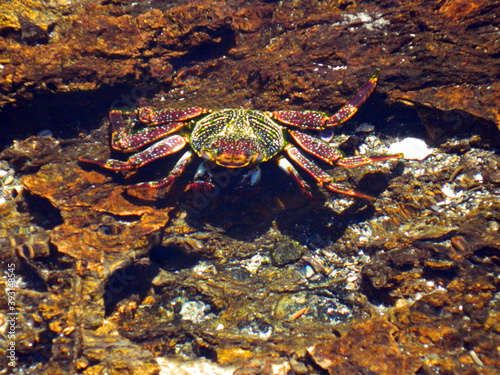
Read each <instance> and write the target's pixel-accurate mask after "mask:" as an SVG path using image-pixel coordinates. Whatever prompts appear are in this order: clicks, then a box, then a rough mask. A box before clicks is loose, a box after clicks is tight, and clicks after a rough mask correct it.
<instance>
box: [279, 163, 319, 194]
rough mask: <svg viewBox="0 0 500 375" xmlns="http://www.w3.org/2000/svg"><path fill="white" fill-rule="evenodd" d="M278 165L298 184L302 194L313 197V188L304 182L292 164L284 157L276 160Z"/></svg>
mask: <svg viewBox="0 0 500 375" xmlns="http://www.w3.org/2000/svg"><path fill="white" fill-rule="evenodd" d="M276 163H277V164H278V166H279V167H280V168H281V169H282V170H284V171H285V173H286V174H288V175H289V176H290V177H291V178H292V179H293V180H294V181H295V182H296V183H297V185H299V187H300V190H301V191H302V193H304V194H307V195H309V196H312V194H311V188H310V187H309V185H308V183H307V182H305V181H304V179H303V178H302V177H301V176H300V174H299V172H297V170H296V169H295V168H294V167H293V165H292V164H290V162H289V161H288V160H286V159H285V158H284V157H283V156H279V157H278V158H276Z"/></svg>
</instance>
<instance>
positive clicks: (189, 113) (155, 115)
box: [109, 107, 207, 152]
mask: <svg viewBox="0 0 500 375" xmlns="http://www.w3.org/2000/svg"><path fill="white" fill-rule="evenodd" d="M206 112H207V110H205V109H203V108H187V109H169V110H163V111H158V112H155V111H153V109H152V108H151V107H140V108H139V109H138V110H137V117H138V119H139V121H141V122H143V123H147V124H148V125H150V126H151V127H148V128H146V129H143V130H141V131H139V132H137V133H136V134H132V135H130V134H128V130H127V129H126V127H125V124H124V120H123V116H122V112H121V111H117V110H114V111H111V112H110V113H109V121H110V123H111V127H112V133H111V147H112V148H113V149H115V150H118V151H124V152H127V151H133V150H137V149H138V148H140V147H142V146H144V145H146V144H148V143H151V142H154V141H156V140H158V139H160V138H163V137H165V136H166V135H168V134H171V133H174V132H176V131H177V130H179V129H181V128H182V127H183V126H185V123H184V122H183V121H186V120H189V119H191V118H194V117H197V116H199V115H201V114H203V113H206ZM160 124H165V125H161V126H159V125H160Z"/></svg>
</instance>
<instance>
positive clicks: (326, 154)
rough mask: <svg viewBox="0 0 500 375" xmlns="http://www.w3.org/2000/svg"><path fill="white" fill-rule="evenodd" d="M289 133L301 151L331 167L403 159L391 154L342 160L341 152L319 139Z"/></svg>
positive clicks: (298, 133)
mask: <svg viewBox="0 0 500 375" xmlns="http://www.w3.org/2000/svg"><path fill="white" fill-rule="evenodd" d="M289 133H290V135H291V136H292V138H293V139H294V140H295V141H296V142H297V143H298V145H299V146H300V147H302V149H304V150H305V151H307V152H309V153H310V154H312V155H314V156H316V157H318V158H320V159H321V160H323V161H326V162H327V163H328V164H331V165H340V166H342V167H347V168H352V167H359V166H361V165H366V164H371V163H375V162H378V161H384V160H396V159H401V158H402V157H403V154H392V155H367V156H352V157H348V158H344V157H343V154H342V152H341V151H339V150H337V149H335V148H333V147H332V146H330V145H329V144H328V143H327V142H325V141H323V140H321V139H318V138H315V137H313V136H310V135H309V134H305V133H302V132H300V131H297V130H290V131H289Z"/></svg>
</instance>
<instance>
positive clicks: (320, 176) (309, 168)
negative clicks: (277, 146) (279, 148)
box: [285, 144, 375, 200]
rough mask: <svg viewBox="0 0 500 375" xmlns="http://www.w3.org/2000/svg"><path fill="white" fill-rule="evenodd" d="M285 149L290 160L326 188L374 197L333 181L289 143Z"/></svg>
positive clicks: (351, 194)
mask: <svg viewBox="0 0 500 375" xmlns="http://www.w3.org/2000/svg"><path fill="white" fill-rule="evenodd" d="M285 150H286V152H287V154H288V156H290V158H291V159H292V160H294V161H295V162H296V163H297V164H298V165H300V166H301V167H302V168H304V170H305V171H306V172H307V173H309V174H310V175H311V176H312V177H313V178H314V179H315V180H316V181H317V182H318V183H319V184H320V185H322V186H324V187H325V188H327V189H328V190H331V191H334V192H336V193H341V194H345V195H350V196H353V197H358V198H365V199H370V200H373V199H375V198H374V197H371V196H369V195H365V194H362V193H358V192H356V191H354V190H351V189H349V188H348V187H347V186H344V185H341V184H337V183H335V182H333V181H332V177H331V176H330V175H329V174H328V173H326V172H325V171H324V170H322V169H321V168H320V167H319V166H318V165H317V164H316V163H314V162H313V161H311V160H309V159H308V158H306V157H305V156H304V155H303V154H302V153H301V152H300V151H299V150H298V149H297V148H296V147H294V146H292V145H291V144H288V145H287V146H286V147H285Z"/></svg>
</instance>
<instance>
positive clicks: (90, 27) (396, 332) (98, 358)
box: [0, 0, 500, 375]
mask: <svg viewBox="0 0 500 375" xmlns="http://www.w3.org/2000/svg"><path fill="white" fill-rule="evenodd" d="M495 6H497V5H496V2H494V1H486V0H485V1H475V2H465V1H443V2H426V3H424V4H423V3H422V2H407V3H405V4H399V3H398V2H391V1H379V2H355V1H338V2H319V3H318V2H314V1H306V0H305V1H298V2H297V1H294V2H291V1H290V2H288V1H283V2H279V3H275V2H261V3H260V2H255V3H254V4H253V5H251V6H250V5H248V3H247V2H238V1H217V2H208V1H207V2H193V3H189V2H188V3H185V2H182V4H181V3H180V2H179V4H177V3H175V2H169V3H168V5H167V4H166V3H163V2H160V1H151V2H140V3H132V2H128V1H120V0H119V1H101V2H96V1H78V2H76V1H75V2H58V1H53V2H44V3H40V2H31V1H12V2H9V3H7V4H3V5H1V6H0V106H1V107H2V113H0V128H1V129H2V134H5V138H4V137H2V142H3V143H2V145H3V151H1V153H0V180H1V192H0V214H1V218H2V220H1V222H0V248H1V252H0V257H1V259H0V260H1V262H2V263H1V264H2V269H3V270H5V273H4V278H2V280H1V283H2V286H3V288H2V292H1V293H2V299H1V300H0V310H1V312H2V314H1V320H0V323H1V324H0V354H1V357H0V363H1V366H0V368H2V369H3V370H0V371H2V373H10V372H15V373H23V374H32V373H37V374H38V373H40V374H59V373H60V374H66V373H68V371H69V372H73V373H84V374H93V373H103V372H107V373H116V374H118V373H123V372H127V373H134V374H135V373H137V374H157V373H159V372H160V371H164V373H168V371H169V372H170V373H172V372H175V373H182V371H187V370H186V369H187V368H191V367H190V366H196V368H197V371H199V372H200V373H203V372H205V373H221V374H222V373H235V374H240V375H241V374H269V373H273V374H327V373H329V374H358V373H359V374H365V373H376V374H394V373H395V371H396V372H397V371H403V372H400V373H404V374H493V373H495V371H497V369H498V368H500V352H499V350H498V348H499V347H500V314H499V313H498V311H499V309H500V300H499V295H500V294H499V287H500V280H499V278H498V275H499V274H500V269H499V268H500V259H499V249H500V175H499V172H498V171H499V170H500V165H499V164H500V156H499V155H498V148H499V139H500V138H499V135H500V131H499V126H500V117H499V115H498V108H499V105H498V104H499V102H500V87H499V83H498V82H499V80H498V71H500V62H499V61H500V60H499V58H498V50H499V44H498V40H499V39H498V32H499V31H498V27H499V25H498V22H499V20H498V17H495V15H496V12H497V11H496V8H495ZM376 68H381V71H382V75H381V79H380V82H379V85H378V87H377V89H376V92H375V93H374V94H373V95H372V96H371V98H370V99H369V101H368V102H367V103H366V104H365V105H364V106H363V107H362V108H361V110H360V111H359V113H358V114H357V115H356V116H355V117H354V118H353V119H352V120H350V121H349V122H347V123H346V124H344V125H343V126H342V127H341V128H340V129H336V133H337V134H336V137H335V138H334V139H333V141H332V144H334V145H335V146H338V147H339V148H340V149H341V150H342V151H343V152H345V153H346V154H347V155H354V154H356V153H358V154H366V153H375V154H376V153H386V152H387V150H388V146H389V145H390V144H392V143H394V142H396V141H401V140H402V139H404V138H408V137H416V138H420V139H424V140H425V141H426V143H427V145H428V147H429V148H430V150H431V151H432V154H431V155H430V156H427V157H426V158H425V159H424V160H402V161H386V162H383V163H377V164H373V165H368V166H363V167H359V168H356V169H348V170H347V169H344V168H340V167H334V168H332V167H325V166H324V167H325V168H326V169H327V170H328V172H329V173H330V174H331V175H332V176H333V177H334V178H335V180H336V181H337V182H339V183H343V184H346V185H349V186H352V187H353V188H355V189H357V190H359V191H362V192H364V193H367V194H372V195H376V196H377V200H376V201H375V202H373V203H371V202H367V201H365V200H362V199H353V198H350V197H346V196H341V195H338V194H333V193H327V192H325V191H324V190H322V189H321V188H315V189H314V191H313V197H312V198H310V199H309V198H307V197H305V196H302V195H301V194H300V192H299V189H298V188H297V187H296V186H295V185H294V184H293V182H292V181H291V180H290V179H289V178H288V177H287V176H286V175H284V174H283V173H282V172H281V171H280V170H279V169H278V168H277V167H276V166H275V165H273V164H272V163H265V164H264V165H263V166H262V170H263V171H262V179H261V182H260V184H259V186H258V188H257V189H255V190H252V191H240V190H238V189H235V186H234V185H236V184H237V180H239V178H240V177H241V176H240V174H238V173H241V172H238V171H237V172H235V173H229V172H228V171H224V170H222V171H221V172H220V174H219V175H218V182H217V184H216V187H215V189H214V190H213V191H212V192H205V193H200V192H196V191H193V190H188V191H185V190H186V189H185V188H186V186H188V184H189V181H190V180H191V179H192V177H193V175H194V173H195V171H196V165H193V166H192V167H191V166H190V167H189V168H188V169H187V170H186V172H185V173H184V176H183V177H181V178H180V179H179V181H177V182H176V184H175V186H174V188H173V189H172V190H171V191H170V192H168V193H167V192H165V191H154V192H151V191H133V190H126V189H125V186H126V185H129V184H131V183H136V182H140V181H145V180H151V179H159V178H162V177H164V176H165V174H166V173H167V171H168V170H169V169H170V168H172V167H173V165H174V164H175V162H176V160H177V157H176V155H173V156H171V157H168V158H165V159H164V160H161V161H157V162H155V163H154V164H152V165H151V166H147V167H145V168H144V169H143V170H140V171H138V172H134V173H114V172H109V171H104V170H102V169H99V168H94V167H92V166H89V165H84V164H82V163H79V162H78V161H77V160H78V157H79V156H86V157H100V158H107V157H109V156H110V149H109V141H108V138H109V137H108V126H109V123H108V121H107V120H106V114H107V111H108V110H109V108H110V107H129V108H131V107H134V105H135V103H136V100H137V99H138V98H140V97H142V96H145V97H147V98H148V99H150V100H151V102H152V104H153V105H154V106H156V107H158V108H160V107H185V106H204V107H207V108H215V109H217V108H225V107H245V108H255V109H259V110H275V109H313V110H321V111H327V112H329V113H333V112H334V110H335V109H336V108H338V107H339V106H340V105H341V104H342V103H344V102H345V101H346V100H347V99H348V98H349V97H350V96H351V95H352V94H354V93H355V91H356V89H357V88H358V87H359V86H360V85H361V84H362V82H364V81H365V80H366V79H367V78H368V77H369V76H370V75H371V74H372V72H373V71H374V70H375V69H376ZM47 129H50V131H47ZM111 155H112V156H113V157H115V156H117V155H115V154H111ZM194 164H198V163H196V162H195V163H194ZM311 184H312V185H313V184H314V183H313V182H312V181H311ZM12 269H13V270H14V272H13V274H14V275H15V277H14V278H13V279H12V278H11V277H10V276H9V275H10V274H9V270H12ZM13 286H14V289H15V304H14V311H16V312H18V313H17V315H16V317H17V320H16V325H15V327H16V340H15V341H16V345H15V350H16V355H17V357H18V359H17V361H16V367H9V366H8V362H9V360H8V358H7V355H8V353H7V350H8V348H9V345H10V340H9V336H8V335H9V332H10V331H9V330H10V327H11V325H10V324H9V321H8V318H9V315H8V312H9V311H11V310H9V309H10V307H11V305H9V299H8V297H9V296H10V295H9V294H8V292H9V291H10V290H9V289H8V288H11V289H12V287H13ZM4 289H5V292H4ZM4 297H5V298H4Z"/></svg>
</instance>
